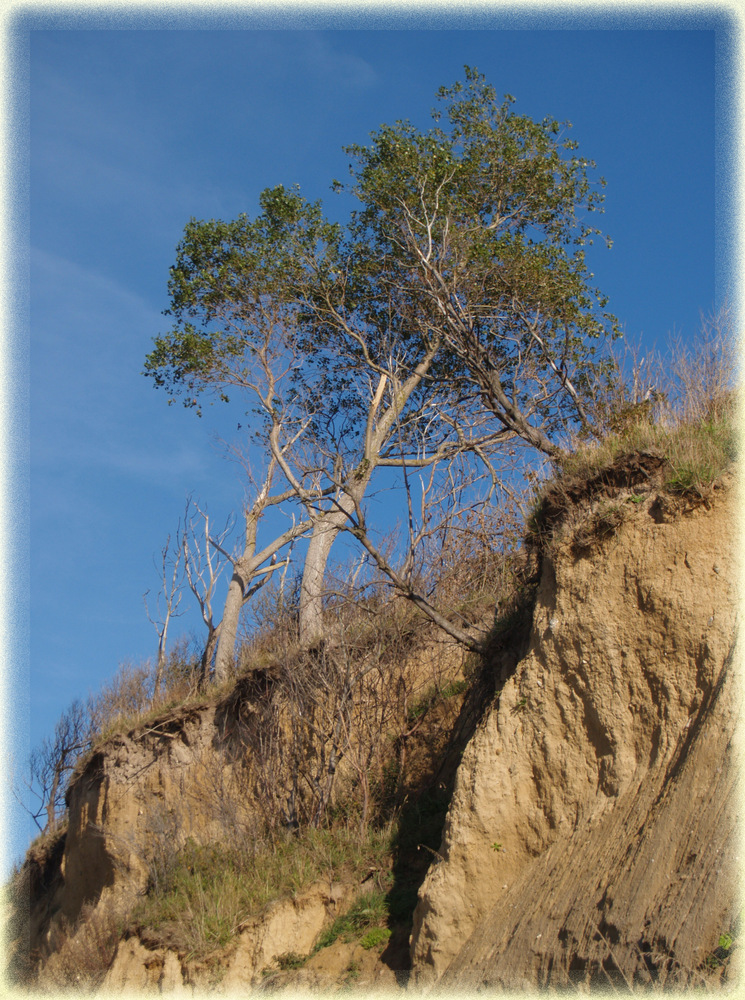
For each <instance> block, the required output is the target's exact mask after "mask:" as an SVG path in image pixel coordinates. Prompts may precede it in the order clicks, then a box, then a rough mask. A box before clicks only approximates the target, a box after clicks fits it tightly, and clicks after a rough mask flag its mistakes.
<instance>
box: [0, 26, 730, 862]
mask: <svg viewBox="0 0 745 1000" xmlns="http://www.w3.org/2000/svg"><path fill="white" fill-rule="evenodd" d="M705 11H706V8H704V14H702V15H701V17H700V18H699V19H698V20H695V19H693V20H692V19H691V18H690V17H689V18H687V19H686V20H681V21H680V23H676V22H675V20H674V19H668V20H666V21H665V22H663V24H662V26H660V25H659V23H658V24H657V27H656V28H655V30H638V26H639V25H640V24H641V22H639V21H638V20H637V21H634V20H633V18H629V19H628V20H626V21H616V22H615V23H616V25H618V26H620V25H624V28H623V30H621V28H620V27H615V28H614V27H612V26H610V27H609V26H608V24H607V23H606V22H603V21H598V22H597V25H596V29H595V30H590V29H588V28H583V29H582V30H572V28H571V24H570V25H567V22H566V19H564V20H562V21H561V22H559V21H556V22H555V24H556V25H558V24H559V23H561V25H562V30H550V29H551V22H550V21H548V20H546V19H544V21H543V27H542V28H541V29H537V28H535V27H532V26H531V27H530V29H529V30H515V28H514V24H515V22H514V21H512V22H510V23H511V24H512V29H511V30H500V29H499V28H497V27H494V26H491V27H489V26H487V27H483V26H482V27H481V29H480V30H456V29H455V28H454V27H451V26H448V25H447V21H442V20H440V21H438V22H437V23H438V24H439V25H440V27H439V28H438V30H429V29H428V27H427V25H428V23H432V22H427V20H426V18H420V19H419V21H418V22H417V21H416V18H414V19H412V20H411V21H410V22H407V23H409V24H410V25H411V26H410V27H409V28H408V29H407V30H402V29H401V28H400V27H397V28H396V30H385V22H383V21H381V22H380V27H379V28H378V29H377V30H360V29H358V28H353V29H350V30H344V27H343V24H342V26H337V27H333V26H331V22H329V21H328V20H319V21H318V23H317V24H314V23H313V19H312V18H311V19H310V21H309V22H308V24H307V26H306V27H305V28H303V29H302V30H297V29H293V30H283V22H282V21H281V20H277V21H276V22H275V25H276V26H275V28H274V29H273V30H255V29H252V28H251V21H250V18H249V19H248V20H246V21H245V22H242V24H243V26H242V27H241V28H236V27H233V28H231V29H230V30H202V29H200V28H196V29H195V30H179V29H177V28H170V29H168V28H165V30H142V29H141V28H139V27H138V26H137V25H135V26H134V27H133V28H131V29H130V30H104V29H101V28H95V29H93V30H75V29H74V26H71V25H70V24H68V25H66V26H65V30H62V29H61V25H60V23H59V22H53V21H51V20H48V21H46V22H45V21H44V19H43V17H42V16H41V14H39V15H37V16H36V17H35V18H34V20H33V23H32V26H33V28H34V30H33V31H30V32H29V31H28V30H27V29H28V27H29V24H31V22H29V24H27V25H26V26H25V27H24V25H23V24H20V23H19V26H18V27H17V31H18V35H17V38H18V40H19V42H18V44H19V46H21V47H19V48H18V49H17V50H16V52H17V55H16V58H17V65H18V66H19V67H20V68H21V70H22V71H24V72H25V71H26V70H28V75H27V87H26V88H25V90H24V88H22V87H19V89H18V102H17V108H16V112H17V123H18V127H19V129H20V133H19V134H20V135H21V148H22V150H23V151H24V152H27V154H28V155H27V161H26V163H25V167H24V169H25V170H26V171H27V173H26V174H23V175H22V176H21V175H20V174H17V176H16V185H17V191H18V193H19V194H18V196H19V198H20V199H21V217H22V216H23V211H22V209H23V206H24V205H27V208H28V218H29V220H30V221H29V224H28V225H27V226H26V225H22V226H21V227H20V228H21V230H22V232H20V233H19V236H20V238H21V239H22V241H23V240H25V241H26V245H27V247H28V253H29V262H30V282H29V284H28V289H27V291H28V299H27V309H28V311H27V312H26V311H24V310H21V311H20V315H21V317H22V319H21V322H20V327H19V329H18V331H17V337H18V338H20V340H19V342H22V343H23V344H30V355H29V387H30V388H29V399H30V406H29V409H28V413H24V412H19V413H18V414H16V418H17V420H18V426H23V425H24V422H25V420H28V427H29V452H28V467H27V469H26V472H27V473H28V481H29V483H30V489H29V494H28V501H29V503H28V515H27V516H28V529H29V531H28V547H27V548H25V559H26V561H27V563H28V567H29V576H30V591H29V598H28V600H27V601H25V600H24V599H23V598H22V597H20V596H19V599H18V602H17V611H18V613H19V614H20V622H21V628H20V632H19V634H26V632H25V631H24V629H26V630H27V633H28V635H29V636H30V641H29V643H28V648H26V649H21V648H20V645H21V644H19V649H18V652H17V657H16V662H17V663H21V664H22V666H23V669H22V670H21V671H20V677H21V680H20V681H19V683H18V684H17V685H16V689H15V696H14V699H15V700H14V706H15V708H14V710H13V719H14V723H15V730H16V736H17V737H18V739H17V742H16V747H15V757H16V759H17V760H21V759H23V757H24V756H25V755H26V754H27V752H28V746H29V745H30V746H33V745H34V744H36V743H37V742H38V741H39V740H40V739H41V738H42V737H43V736H45V735H47V734H48V733H49V732H50V731H51V730H52V728H53V726H54V723H55V721H56V719H57V717H58V715H59V713H60V711H61V710H62V709H64V708H65V707H66V706H67V705H68V704H69V702H70V701H71V700H72V699H73V698H74V697H76V696H80V697H85V696H86V695H87V694H88V693H89V691H94V690H95V689H96V688H97V687H98V686H99V685H100V683H101V682H102V681H103V680H104V679H106V678H107V677H109V676H111V674H112V673H113V672H114V671H115V669H116V667H117V664H118V663H120V662H122V661H124V660H127V659H129V660H131V661H134V662H136V661H139V660H141V659H143V658H145V657H147V656H151V655H153V653H154V652H155V646H156V636H155V632H154V630H153V628H152V626H151V625H150V623H149V622H148V621H147V619H146V617H145V614H144V609H143V603H142V594H143V592H144V591H145V590H146V589H147V588H152V589H153V590H157V585H158V584H157V579H156V575H155V570H154V568H153V556H154V555H155V554H156V553H157V552H158V551H159V550H160V548H161V546H162V545H163V543H164V542H165V539H166V536H167V535H168V533H169V532H173V531H174V529H175V526H176V522H177V520H178V518H179V516H180V515H181V513H182V511H183V506H184V500H185V497H186V495H187V494H188V493H193V494H194V495H195V496H198V497H200V498H201V499H202V500H203V501H204V502H205V503H207V505H208V506H209V508H210V510H211V511H214V513H215V514H216V515H217V516H224V515H225V514H227V513H228V512H229V511H230V510H232V509H235V508H236V507H237V506H238V505H239V504H240V499H241V495H242V489H243V486H242V483H241V479H240V470H239V469H238V468H236V466H235V465H232V464H230V463H228V462H226V460H225V458H224V457H223V455H222V453H221V449H220V446H219V444H217V443H216V442H215V440H214V434H215V433H219V434H222V435H223V436H225V437H228V438H231V439H233V438H235V423H234V421H233V422H232V423H231V422H230V421H229V420H228V419H227V417H226V415H225V414H221V413H219V412H218V411H217V410H216V409H214V408H213V409H207V410H206V412H205V416H204V417H203V418H202V419H201V420H198V419H197V418H196V416H195V415H194V413H193V412H189V411H186V410H183V409H182V408H180V407H177V406H173V407H168V406H167V405H166V398H165V396H164V395H163V394H162V393H159V392H157V391H156V390H155V389H154V388H153V386H152V384H151V382H150V380H148V379H146V378H144V377H143V375H142V374H141V372H142V367H143V361H144V358H145V355H146V354H147V352H148V350H149V349H150V347H151V343H152V338H153V337H154V336H155V335H156V334H157V333H159V332H163V331H165V330H166V329H167V322H168V321H167V319H165V318H164V317H163V316H162V315H161V313H162V310H163V309H165V308H166V307H167V304H168V302H167V291H166V285H167V280H168V268H169V265H170V264H171V263H172V262H173V259H174V250H175V247H176V244H177V243H178V241H179V239H180V235H181V233H182V230H183V227H184V225H185V223H186V222H187V221H188V220H189V219H190V218H191V217H192V216H193V217H197V218H224V219H229V218H233V217H234V216H235V215H237V214H238V213H240V212H248V213H249V214H252V213H254V212H255V211H256V209H257V206H258V195H259V193H260V191H261V190H262V189H263V188H265V187H267V186H270V185H275V184H278V183H282V184H285V185H291V184H294V183H298V184H300V186H301V188H302V191H303V193H304V194H305V195H306V196H308V197H310V198H312V199H315V198H322V199H323V200H324V202H325V204H326V206H327V209H328V211H329V213H330V214H332V215H336V216H337V217H340V218H341V217H343V216H344V213H345V211H346V210H347V208H348V206H349V203H348V202H344V201H343V199H342V200H340V199H339V197H338V196H335V195H333V194H332V193H331V192H330V190H329V187H330V184H331V181H332V179H334V178H340V179H344V178H345V177H346V175H347V159H346V157H345V155H344V153H343V152H342V146H343V145H345V144H348V143H353V142H365V141H366V139H367V137H368V135H369V133H370V131H371V130H373V129H375V128H377V127H378V126H379V125H380V124H382V123H383V122H389V121H393V120H395V119H398V118H409V119H411V120H412V121H413V122H414V123H415V124H416V125H418V126H420V127H425V128H426V127H428V125H429V111H430V109H431V108H432V106H433V105H434V103H435V101H434V95H435V92H436V90H437V88H438V87H439V86H440V85H442V84H450V83H452V82H454V81H455V80H457V79H462V77H463V66H464V64H468V65H471V66H476V67H478V69H479V70H480V71H481V72H483V73H484V74H485V75H486V77H487V78H488V80H489V82H491V83H492V84H493V85H494V86H495V88H496V89H497V91H498V92H499V93H505V92H507V93H510V94H513V95H514V96H515V98H516V105H515V109H516V110H517V111H518V112H520V113H525V114H528V115H531V116H533V117H536V118H542V117H543V116H545V115H551V116H554V117H556V118H558V119H560V120H564V119H568V120H569V121H571V122H572V123H573V126H574V128H573V138H575V139H577V140H578V142H579V143H580V152H581V154H582V155H585V156H587V157H588V158H591V159H594V160H595V161H596V162H597V164H598V173H599V174H601V175H602V176H603V177H605V179H606V181H607V188H606V212H605V216H604V217H603V219H602V225H603V228H604V229H605V231H606V232H608V233H609V234H610V235H611V237H612V238H613V240H614V245H613V249H612V250H610V251H607V250H602V251H601V250H598V251H597V252H596V253H595V254H594V256H593V259H592V263H591V268H592V270H593V271H594V272H595V277H596V282H597V285H598V286H599V287H600V288H601V289H602V290H603V291H605V292H606V293H607V294H608V295H609V298H610V303H609V308H610V309H611V310H612V311H613V312H614V313H615V314H616V315H617V316H618V318H619V319H620V321H621V323H622V324H623V325H624V326H625V328H626V331H627V333H628V335H629V336H631V337H632V338H638V337H640V336H643V341H644V344H645V345H646V346H648V347H653V346H659V347H664V344H665V341H666V338H667V337H668V335H669V334H670V333H671V332H672V331H673V330H677V331H679V332H680V333H682V335H683V336H685V337H689V336H691V335H692V334H694V332H695V331H696V329H697V328H698V325H699V313H700V311H701V310H704V311H707V312H708V311H709V310H711V309H712V307H714V306H715V305H716V304H717V303H720V302H721V301H723V299H724V298H725V296H726V295H727V294H731V292H732V288H731V279H732V272H731V269H730V267H729V266H728V263H727V261H728V257H727V252H726V251H727V245H728V241H730V240H731V239H732V236H733V233H732V228H731V226H730V225H728V219H729V217H730V206H729V203H728V200H727V195H728V186H729V184H730V174H731V166H732V164H731V159H730V147H729V146H728V139H727V127H728V122H729V117H728V116H729V114H730V110H731V109H730V108H729V105H728V100H729V98H728V91H727V88H726V86H725V85H724V84H725V82H726V78H727V73H728V59H729V52H730V49H729V42H728V39H727V35H726V32H725V30H724V29H725V28H726V25H725V24H724V22H721V21H717V20H715V19H714V18H713V17H712V16H708V19H707V15H706V13H705ZM127 23H128V24H131V23H132V22H127ZM288 23H289V22H288ZM496 23H497V22H493V24H496ZM532 23H533V22H531V24H532ZM583 23H587V22H583ZM681 25H682V26H683V27H681ZM642 26H643V25H642ZM24 39H27V44H28V48H23V47H22V45H23V44H24ZM24 143H26V145H25V146H24ZM26 179H28V187H26V184H25V180H26ZM26 194H27V195H28V201H27V202H24V200H23V199H24V198H25V197H26ZM715 199H718V201H715ZM22 284H23V283H22ZM22 292H23V290H22ZM22 292H19V295H21V298H23V294H25V292H23V294H22ZM20 354H21V355H22V354H23V351H22V350H21V351H20ZM21 457H22V456H21ZM19 469H20V471H19V478H18V482H19V484H20V485H21V486H23V483H24V482H25V478H24V477H25V472H24V469H23V461H21V465H20V466H19ZM21 493H23V490H21ZM23 506H24V505H23V497H21V499H20V500H19V502H18V506H17V511H18V514H19V516H21V518H22V517H23ZM22 537H23V535H22V534H21V538H22ZM23 550H24V545H23V544H21V545H20V548H18V547H17V549H16V555H17V561H18V562H19V564H20V563H22V562H23V559H24V551H23ZM22 575H23V574H22V572H21V571H20V570H19V577H18V578H19V579H21V577H22ZM176 624H177V626H178V627H179V628H181V629H182V630H185V631H189V630H190V629H191V628H194V629H197V628H198V624H197V622H196V619H193V620H188V619H182V620H181V622H178V623H176ZM26 721H27V722H28V729H27V730H26V725H25V724H26ZM26 732H27V734H28V741H29V742H28V743H26V741H25V739H24V737H25V735H26ZM13 823H14V826H15V827H16V830H17V832H16V836H15V839H14V848H13V854H14V855H15V854H16V853H17V851H18V850H19V849H20V850H22V849H23V847H24V845H25V843H26V842H27V840H28V836H29V835H30V834H31V833H32V831H31V828H30V827H29V826H27V824H26V823H25V820H22V819H19V818H18V817H16V818H15V819H13ZM19 845H20V846H19Z"/></svg>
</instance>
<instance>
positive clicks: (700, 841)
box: [411, 480, 739, 988]
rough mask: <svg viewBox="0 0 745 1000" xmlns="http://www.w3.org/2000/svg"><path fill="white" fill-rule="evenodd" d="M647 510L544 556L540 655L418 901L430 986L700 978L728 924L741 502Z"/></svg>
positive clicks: (461, 784)
mask: <svg viewBox="0 0 745 1000" xmlns="http://www.w3.org/2000/svg"><path fill="white" fill-rule="evenodd" d="M637 500H638V501H639V502H637ZM637 500H631V499H629V500H627V501H626V515H625V520H624V523H623V524H622V525H621V526H620V527H619V528H618V530H617V531H616V533H615V534H614V535H613V536H612V537H610V538H606V539H605V540H603V541H602V542H599V543H598V544H596V545H594V546H592V547H590V548H588V549H585V550H580V551H577V548H576V546H572V544H571V542H570V541H569V540H568V539H567V540H565V541H564V542H563V543H559V544H558V546H557V548H556V551H555V552H554V553H553V554H552V555H551V556H546V557H545V559H544V566H543V571H542V578H541V584H540V588H539V592H538V598H537V603H536V607H535V612H534V619H533V629H532V635H531V641H530V648H529V651H528V654H527V655H526V656H525V658H524V659H523V660H522V661H521V663H520V664H519V665H518V668H517V670H516V672H515V673H514V675H513V676H512V677H511V678H510V680H508V681H507V683H506V684H505V686H504V688H503V690H502V691H501V693H500V694H499V695H498V696H497V698H496V699H495V702H494V705H493V706H492V708H491V711H489V712H488V713H487V714H486V715H485V717H484V719H483V720H482V723H481V725H480V726H479V728H478V730H477V732H476V734H475V735H474V737H473V738H472V739H471V741H470V743H469V745H468V747H467V749H466V751H465V753H464V756H463V760H462V763H461V766H460V768H459V771H458V776H457V781H456V787H455V792H454V796H453V800H452V803H451V806H450V811H449V814H448V818H447V821H446V825H445V830H444V836H443V843H442V847H441V850H440V854H441V855H442V859H443V860H441V861H439V862H437V863H436V864H435V865H434V866H433V867H432V868H431V869H430V872H429V874H428V876H427V879H426V881H425V882H424V884H423V886H422V888H421V889H420V894H419V903H418V905H417V909H416V911H415V916H414V931H413V934H412V945H411V947H412V960H413V968H414V973H415V977H416V978H417V980H418V981H419V983H420V984H421V985H424V984H426V983H430V982H432V981H433V980H437V979H440V977H443V976H444V978H443V979H442V985H443V986H445V985H447V986H448V987H457V988H462V987H466V986H474V985H479V984H481V985H504V986H511V987H516V986H520V985H523V984H525V983H531V984H535V983H536V982H537V983H540V984H546V983H549V982H552V983H559V982H561V981H564V979H565V977H566V976H567V974H569V972H570V971H571V974H572V976H574V977H575V978H583V977H584V976H586V975H589V974H598V975H601V976H602V977H603V978H605V973H603V972H602V969H605V970H606V972H608V974H610V975H612V974H614V973H613V971H612V970H613V969H614V968H615V969H616V970H620V971H616V973H615V974H616V975H620V976H621V978H622V979H623V978H624V977H625V978H627V979H628V980H629V981H631V980H632V979H633V978H634V977H635V976H636V977H637V978H639V979H641V980H645V979H646V980H647V981H648V980H649V978H650V977H651V978H654V976H655V975H657V976H661V977H662V978H663V979H664V978H665V976H671V977H673V978H675V979H677V980H686V979H687V978H690V975H689V973H690V974H692V970H695V969H696V967H697V965H699V964H700V963H701V962H702V961H703V960H704V959H705V958H706V955H707V954H709V953H710V952H711V951H712V950H713V949H715V948H716V946H717V940H718V936H719V935H720V934H721V933H722V932H724V931H726V930H727V929H728V922H729V921H730V919H731V917H732V916H733V910H734V908H735V885H736V877H735V872H736V868H735V860H734V859H735V855H736V836H735V814H736V811H735V803H734V768H733V763H732V741H733V737H734V733H735V729H736V723H737V719H738V714H739V696H738V692H737V690H736V679H735V671H734V667H733V658H734V636H735V628H736V613H737V594H736V583H737V568H738V567H737V558H736V557H737V554H738V544H737V539H736V534H735V532H736V516H735V515H736V507H735V503H736V491H735V488H734V484H733V482H732V481H731V480H729V481H728V482H727V483H726V484H725V485H724V486H723V487H722V488H721V489H720V490H719V491H718V492H717V495H716V496H715V498H714V499H713V501H712V503H711V505H710V506H708V507H705V506H700V507H698V508H696V509H694V510H689V511H687V512H684V511H680V510H679V511H675V512H674V511H671V510H670V501H669V499H666V498H656V497H655V496H654V495H649V496H647V497H646V499H644V500H643V501H641V500H639V498H637ZM652 956H654V959H653V958H652ZM660 956H662V957H663V958H664V959H665V962H664V963H663V970H662V972H660V970H659V968H658V966H659V961H658V960H659V959H660ZM653 966H654V968H655V969H656V971H653V972H651V973H650V968H652V967H653Z"/></svg>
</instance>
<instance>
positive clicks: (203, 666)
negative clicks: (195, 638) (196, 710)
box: [199, 625, 220, 688]
mask: <svg viewBox="0 0 745 1000" xmlns="http://www.w3.org/2000/svg"><path fill="white" fill-rule="evenodd" d="M219 637H220V626H219V625H218V626H217V628H215V627H214V626H212V625H210V627H209V633H208V635H207V644H206V646H205V647H204V652H203V653H202V662H201V663H200V665H199V687H200V688H203V687H206V686H207V684H208V683H209V679H210V668H211V666H212V657H213V656H214V655H215V646H216V645H217V640H218V639H219Z"/></svg>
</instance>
